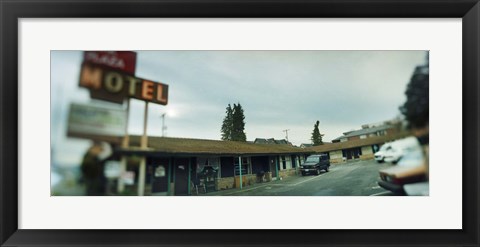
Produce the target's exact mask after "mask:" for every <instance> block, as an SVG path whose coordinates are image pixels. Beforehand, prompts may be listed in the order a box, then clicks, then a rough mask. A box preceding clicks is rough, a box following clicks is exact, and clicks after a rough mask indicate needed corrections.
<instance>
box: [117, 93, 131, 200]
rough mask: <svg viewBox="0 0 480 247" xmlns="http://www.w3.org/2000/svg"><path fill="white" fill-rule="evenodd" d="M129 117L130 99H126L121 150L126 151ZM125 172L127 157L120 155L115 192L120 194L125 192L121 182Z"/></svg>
mask: <svg viewBox="0 0 480 247" xmlns="http://www.w3.org/2000/svg"><path fill="white" fill-rule="evenodd" d="M129 115H130V99H127V119H126V124H125V136H124V137H123V140H122V148H125V149H127V148H128V146H129V144H130V139H129V136H128V119H129ZM126 171H127V156H125V155H122V157H121V159H120V177H119V178H118V182H117V192H118V193H122V192H124V191H125V184H124V183H123V180H122V175H123V174H124V173H125V172H126Z"/></svg>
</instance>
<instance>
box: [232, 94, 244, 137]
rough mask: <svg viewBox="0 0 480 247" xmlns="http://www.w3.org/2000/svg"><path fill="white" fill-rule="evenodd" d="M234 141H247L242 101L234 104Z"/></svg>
mask: <svg viewBox="0 0 480 247" xmlns="http://www.w3.org/2000/svg"><path fill="white" fill-rule="evenodd" d="M232 116H233V117H232V119H233V124H232V139H231V140H232V141H242V142H244V141H247V136H246V134H245V115H244V112H243V108H242V105H240V103H238V104H233V115H232Z"/></svg>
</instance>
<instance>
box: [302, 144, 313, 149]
mask: <svg viewBox="0 0 480 247" xmlns="http://www.w3.org/2000/svg"><path fill="white" fill-rule="evenodd" d="M311 146H313V144H311V143H302V144H300V147H301V148H308V147H311Z"/></svg>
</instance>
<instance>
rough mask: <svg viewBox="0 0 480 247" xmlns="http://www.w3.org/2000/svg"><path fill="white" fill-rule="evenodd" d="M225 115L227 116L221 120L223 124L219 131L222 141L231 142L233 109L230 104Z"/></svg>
mask: <svg viewBox="0 0 480 247" xmlns="http://www.w3.org/2000/svg"><path fill="white" fill-rule="evenodd" d="M225 113H226V114H227V115H226V116H225V118H224V119H223V124H222V129H221V132H222V140H224V141H229V140H232V126H233V109H232V106H231V105H230V104H228V106H227V109H226V111H225Z"/></svg>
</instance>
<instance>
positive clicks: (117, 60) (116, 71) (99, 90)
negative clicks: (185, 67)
mask: <svg viewBox="0 0 480 247" xmlns="http://www.w3.org/2000/svg"><path fill="white" fill-rule="evenodd" d="M83 58H84V61H83V64H82V67H81V72H80V81H79V86H80V87H84V88H88V89H89V90H90V97H91V98H94V99H100V100H106V101H110V102H114V103H119V104H122V103H123V102H124V100H125V99H127V122H128V115H129V113H130V98H136V99H139V100H142V101H145V112H144V123H143V135H142V138H141V140H140V148H141V149H146V148H147V147H148V140H147V119H148V103H149V102H152V103H155V104H160V105H167V103H168V85H166V84H163V83H159V82H153V81H150V80H145V79H142V78H138V77H135V76H134V74H135V65H136V60H137V55H136V53H135V52H130V51H85V52H84V57H83ZM127 124H128V123H127ZM162 132H163V130H162ZM162 136H163V133H162ZM128 147H129V137H128V127H127V126H125V132H124V138H123V140H122V148H128ZM126 167H127V158H126V157H125V156H122V158H121V166H120V169H121V172H122V173H125V172H126ZM145 173H146V157H143V158H142V159H141V162H140V167H139V174H138V176H139V177H138V195H139V196H141V195H143V194H144V190H145ZM124 189H125V184H124V182H123V181H121V180H119V181H118V185H117V190H118V192H119V193H121V192H123V191H124Z"/></svg>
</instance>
